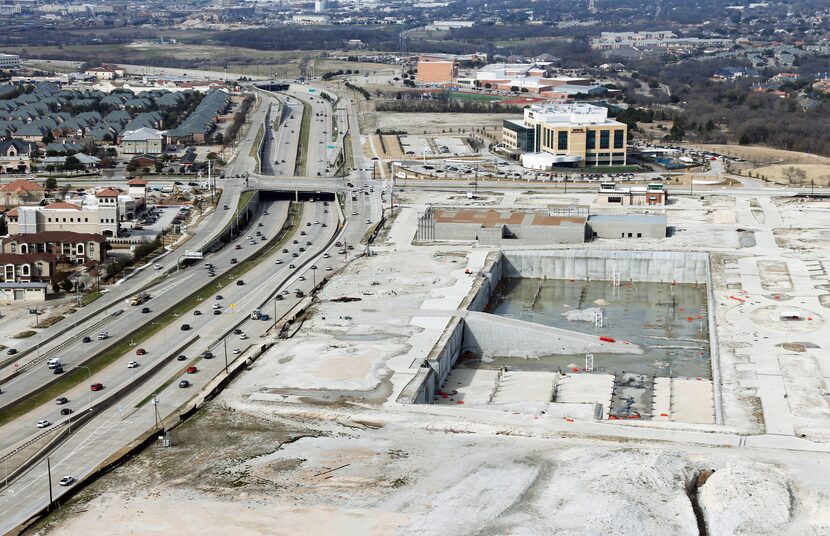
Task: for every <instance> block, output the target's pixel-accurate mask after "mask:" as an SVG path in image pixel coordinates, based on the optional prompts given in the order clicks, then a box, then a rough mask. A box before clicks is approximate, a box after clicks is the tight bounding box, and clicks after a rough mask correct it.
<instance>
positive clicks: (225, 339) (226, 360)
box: [222, 305, 276, 374]
mask: <svg viewBox="0 0 830 536" xmlns="http://www.w3.org/2000/svg"><path fill="white" fill-rule="evenodd" d="M275 307H276V305H275ZM222 345H223V346H224V347H225V374H227V373H228V338H227V337H225V338H224V339H222Z"/></svg>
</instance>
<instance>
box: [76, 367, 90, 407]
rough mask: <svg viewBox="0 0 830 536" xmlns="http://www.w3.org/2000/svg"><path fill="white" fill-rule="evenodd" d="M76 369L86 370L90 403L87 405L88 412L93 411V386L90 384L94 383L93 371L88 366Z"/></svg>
mask: <svg viewBox="0 0 830 536" xmlns="http://www.w3.org/2000/svg"><path fill="white" fill-rule="evenodd" d="M75 368H82V369H86V383H87V385H88V386H89V392H88V393H87V398H88V403H87V410H88V411H91V410H92V386H91V385H90V383H91V382H92V370H91V369H90V368H89V367H87V366H86V365H78V366H77V367H75Z"/></svg>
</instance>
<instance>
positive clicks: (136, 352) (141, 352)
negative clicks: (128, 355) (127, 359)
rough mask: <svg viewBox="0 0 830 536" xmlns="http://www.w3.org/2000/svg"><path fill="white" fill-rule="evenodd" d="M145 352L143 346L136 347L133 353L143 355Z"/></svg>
mask: <svg viewBox="0 0 830 536" xmlns="http://www.w3.org/2000/svg"><path fill="white" fill-rule="evenodd" d="M146 353H147V350H145V349H144V348H136V351H135V355H144V354H146Z"/></svg>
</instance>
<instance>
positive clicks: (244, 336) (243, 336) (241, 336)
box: [239, 333, 248, 341]
mask: <svg viewBox="0 0 830 536" xmlns="http://www.w3.org/2000/svg"><path fill="white" fill-rule="evenodd" d="M239 338H240V339H241V340H243V341H244V340H245V339H247V338H248V335H246V334H245V333H243V334H241V335H240V336H239Z"/></svg>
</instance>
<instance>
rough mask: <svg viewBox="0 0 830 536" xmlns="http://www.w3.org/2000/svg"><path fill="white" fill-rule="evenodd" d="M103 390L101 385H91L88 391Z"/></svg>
mask: <svg viewBox="0 0 830 536" xmlns="http://www.w3.org/2000/svg"><path fill="white" fill-rule="evenodd" d="M103 388H104V384H103V383H93V384H92V385H90V386H89V390H90V391H100V390H101V389H103Z"/></svg>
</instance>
